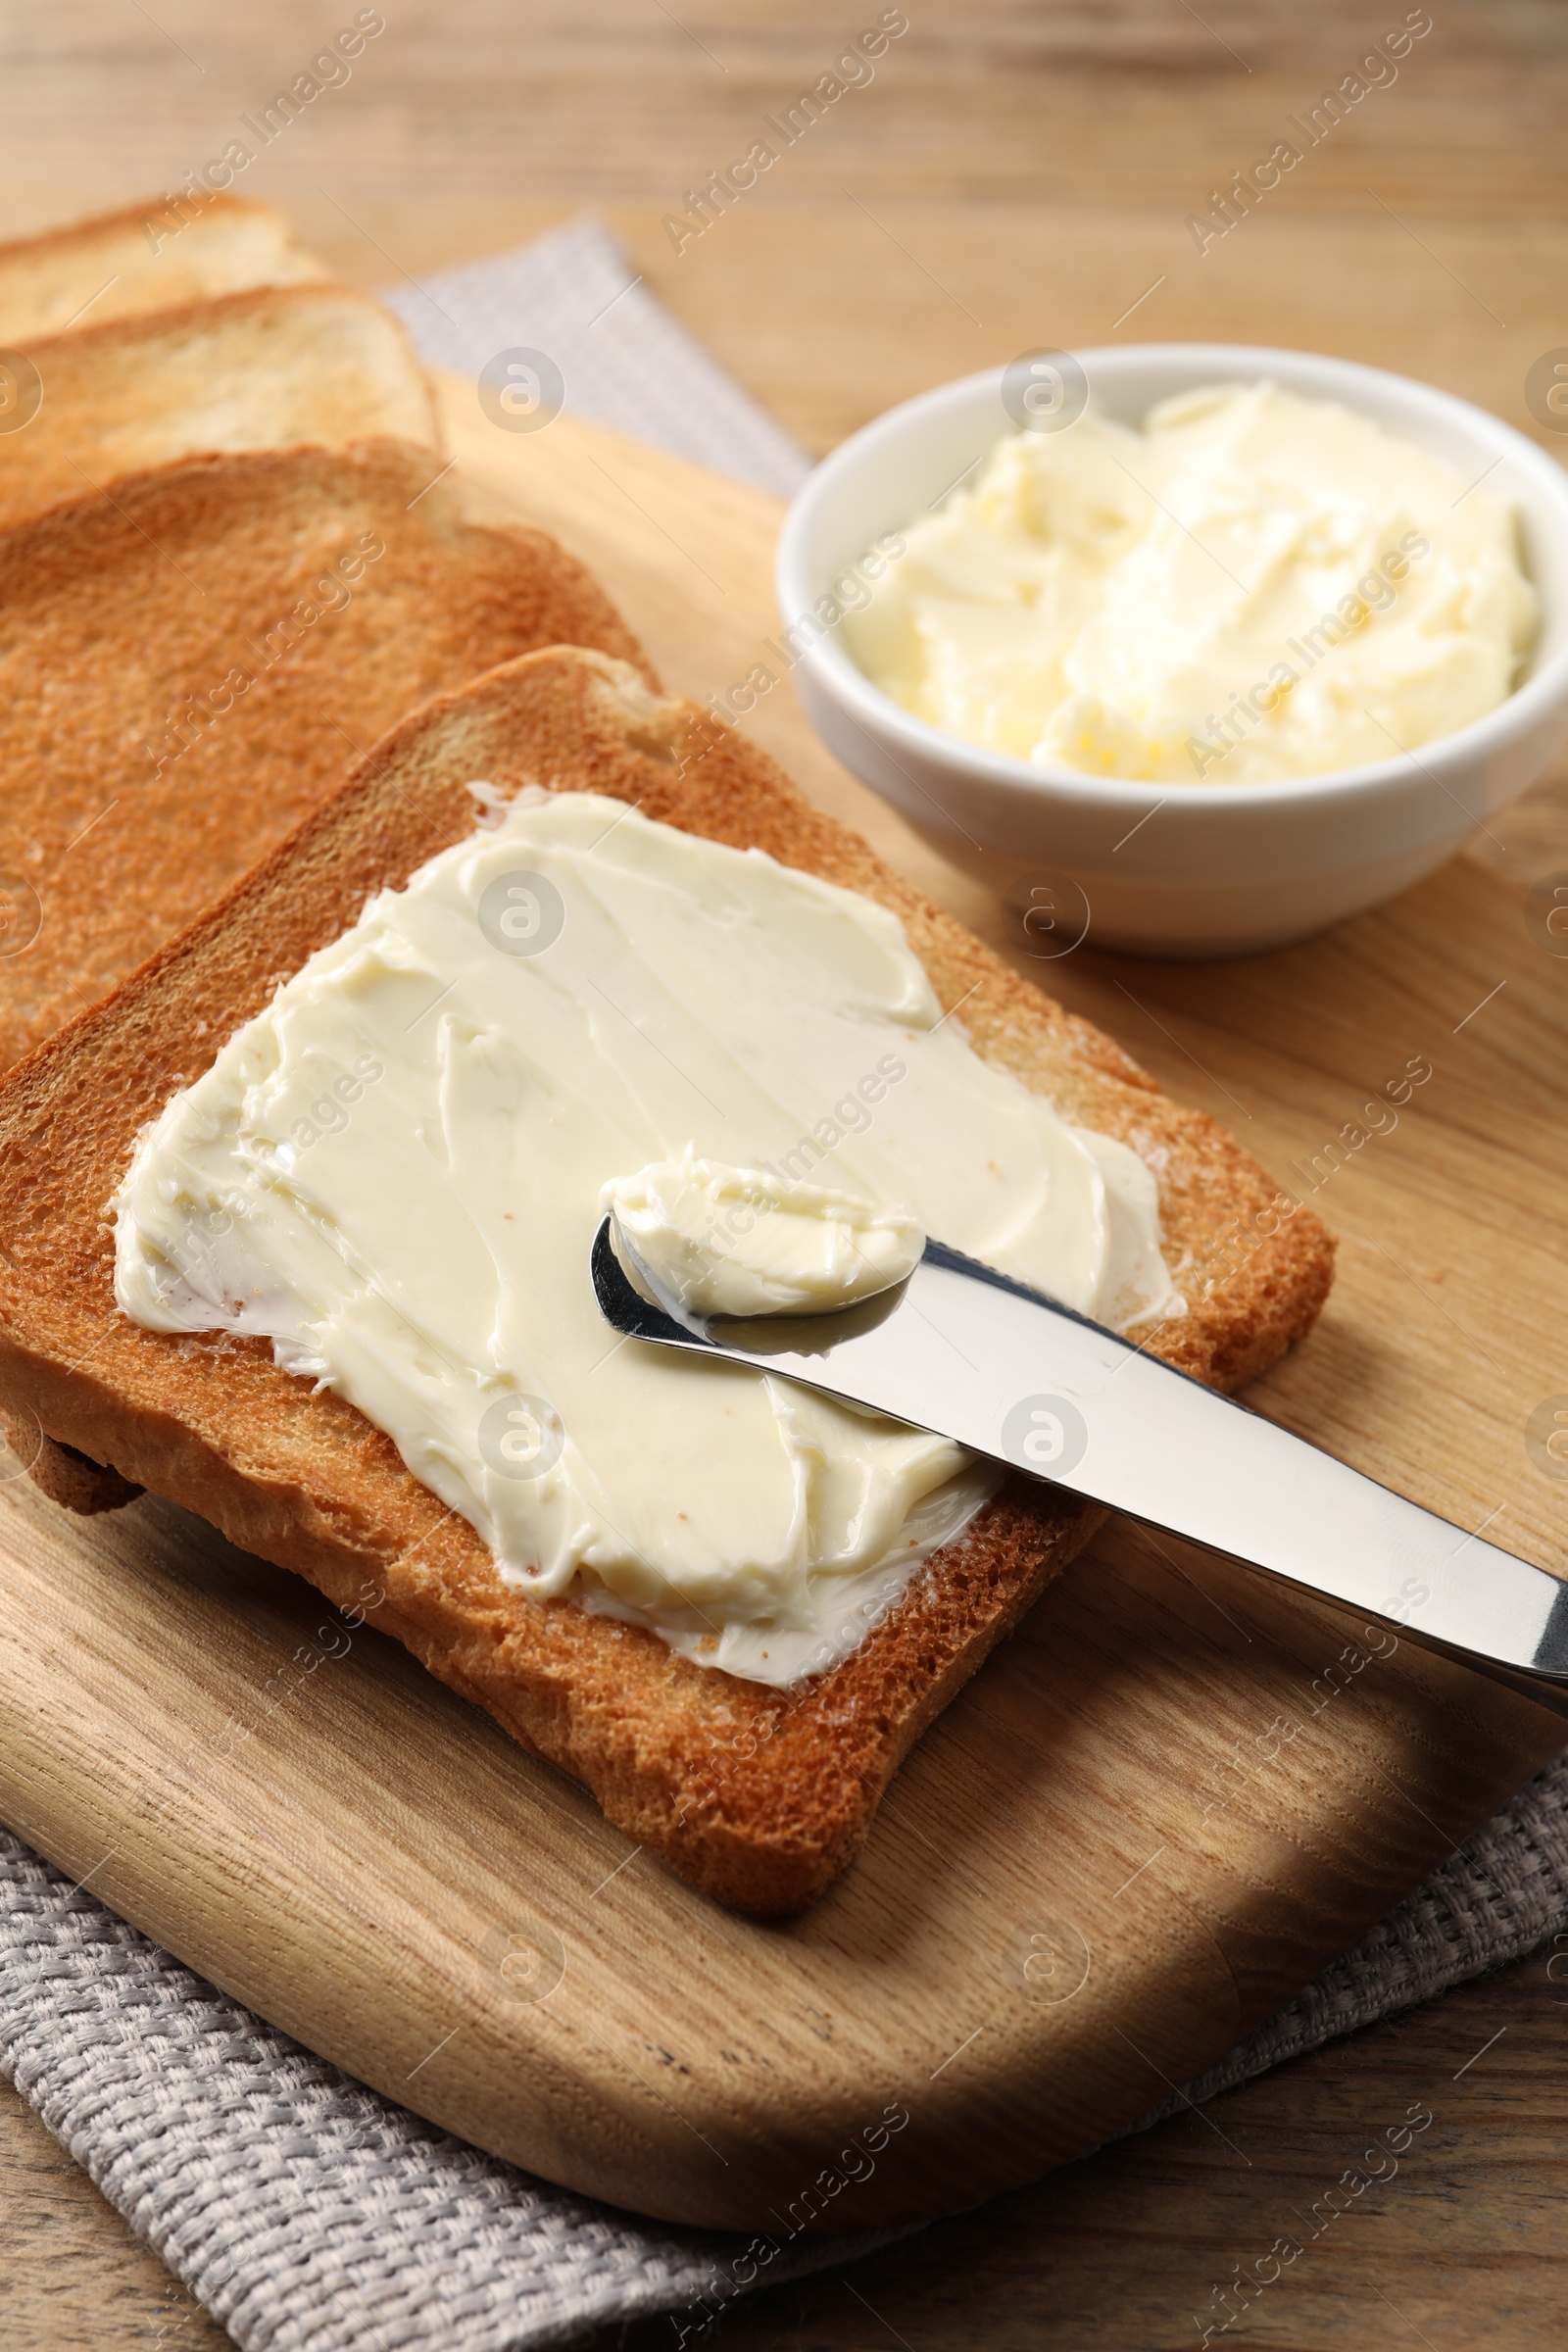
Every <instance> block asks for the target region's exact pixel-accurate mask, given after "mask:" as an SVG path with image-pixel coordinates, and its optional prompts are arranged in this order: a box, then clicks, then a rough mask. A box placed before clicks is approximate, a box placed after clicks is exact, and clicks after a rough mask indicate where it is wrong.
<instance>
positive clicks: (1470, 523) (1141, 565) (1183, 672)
mask: <svg viewBox="0 0 1568 2352" xmlns="http://www.w3.org/2000/svg"><path fill="white" fill-rule="evenodd" d="M904 538H905V543H906V544H905V552H904V554H903V556H902V557H899V558H897V559H895V561H894V562H893V563H892V564H891V565H890V566H889V568H888V570H887V572H886V573H885V574H884V575H883V576H882V578H881V579H880V580H879V581H878V582H877V583H876V585H875V586H874V587H873V589H872V592H871V598H870V602H869V604H868V605H867V606H866V607H865V608H864V609H863V610H862V611H860V612H858V613H850V614H849V615H848V616H847V617H846V619H845V622H844V630H845V636H846V639H847V642H848V644H849V647H850V651H851V652H852V653H853V654H854V656H855V658H856V660H857V661H858V663H859V664H860V667H861V668H862V669H863V670H865V672H866V674H867V675H868V676H869V677H870V678H871V679H872V680H873V681H874V683H875V684H877V685H878V686H880V687H881V688H882V690H883V692H884V693H885V694H888V695H890V696H892V698H893V699H894V700H895V701H896V702H899V703H901V704H902V705H903V706H904V708H905V709H906V710H907V711H912V712H913V713H914V714H915V715H916V716H918V717H920V718H924V719H926V720H928V721H929V722H930V724H931V725H932V726H934V727H939V728H941V729H943V730H944V732H946V733H948V734H951V735H956V736H959V737H961V738H962V739H963V740H964V741H965V742H968V743H973V744H977V745H980V746H981V747H983V748H984V749H987V750H990V751H997V752H1002V753H1005V754H1006V755H1007V756H1008V757H1010V758H1012V759H1017V760H1029V761H1032V762H1034V763H1036V764H1046V763H1049V762H1052V761H1055V762H1058V763H1060V764H1062V765H1065V766H1068V767H1074V768H1081V769H1083V770H1084V772H1085V773H1087V774H1091V775H1107V776H1125V777H1128V778H1131V779H1146V778H1155V779H1157V780H1159V781H1160V782H1162V783H1170V784H1189V783H1201V782H1202V781H1203V779H1204V778H1205V777H1210V776H1211V777H1213V778H1214V780H1215V781H1217V782H1222V783H1232V784H1255V783H1269V782H1273V781H1277V780H1280V779H1283V778H1285V777H1288V776H1310V775H1323V774H1328V773H1330V772H1332V771H1334V770H1337V769H1341V768H1347V767H1356V766H1360V765H1364V764H1366V763H1367V762H1369V761H1373V760H1382V759H1385V758H1386V757H1387V755H1388V752H1389V750H1390V747H1391V746H1393V747H1394V748H1395V749H1396V750H1397V749H1398V748H1399V747H1400V746H1403V747H1404V748H1405V749H1406V750H1414V749H1418V748H1420V747H1422V746H1424V745H1426V744H1428V743H1431V742H1432V741H1434V739H1435V738H1437V737H1438V736H1441V735H1449V734H1452V733H1453V732H1454V731H1455V730H1456V729H1457V728H1459V727H1462V726H1466V725H1468V723H1469V722H1470V720H1471V719H1474V718H1479V717H1480V716H1481V715H1482V714H1483V713H1484V712H1485V711H1491V710H1495V707H1496V705H1497V704H1498V703H1500V702H1501V701H1502V700H1503V698H1504V697H1505V696H1506V695H1508V694H1509V693H1511V692H1512V690H1513V686H1514V683H1515V681H1516V679H1517V677H1518V674H1519V670H1520V667H1521V664H1522V663H1523V662H1524V661H1525V660H1526V659H1527V657H1528V655H1529V653H1530V651H1531V648H1532V645H1533V642H1534V637H1535V624H1536V598H1535V592H1534V590H1533V589H1532V588H1531V586H1530V584H1529V582H1528V581H1527V580H1526V578H1525V577H1524V574H1523V572H1522V570H1521V569H1520V564H1519V553H1518V526H1517V521H1516V517H1515V516H1514V515H1513V513H1512V511H1511V510H1510V509H1509V508H1508V507H1507V506H1506V505H1505V504H1504V503H1503V502H1502V501H1500V500H1498V499H1496V498H1494V497H1493V496H1492V495H1491V493H1490V492H1489V491H1488V490H1487V489H1486V488H1485V487H1481V486H1475V487H1471V488H1469V490H1468V495H1467V485H1466V483H1465V482H1464V480H1463V479H1462V478H1461V476H1460V475H1459V474H1458V473H1456V472H1455V470H1454V469H1453V467H1452V466H1448V465H1446V464H1445V463H1444V462H1443V460H1441V459H1439V458H1434V457H1432V456H1430V455H1429V454H1428V453H1427V452H1426V451H1424V450H1421V449H1418V448H1416V447H1415V445H1414V444H1413V443H1411V442H1409V441H1407V440H1405V439H1403V438H1402V437H1400V436H1398V435H1397V434H1393V433H1388V432H1385V431H1384V430H1383V429H1382V428H1381V427H1380V426H1378V425H1375V424H1373V423H1371V422H1370V421H1369V420H1368V419H1367V418H1366V417H1358V416H1357V415H1356V414H1355V413H1354V412H1353V411H1352V410H1350V409H1348V408H1346V407H1344V406H1343V405H1342V404H1341V403H1340V402H1338V401H1325V400H1308V399H1303V398H1302V397H1301V396H1300V394H1299V393H1295V392H1289V391H1286V390H1285V389H1284V388H1283V387H1282V386H1281V385H1279V384H1277V383H1274V382H1272V381H1269V380H1264V381H1263V382H1260V383H1253V384H1218V385H1208V386H1204V387H1201V388H1200V389H1199V390H1198V391H1195V392H1185V393H1180V394H1178V395H1177V396H1176V397H1175V398H1174V399H1171V400H1167V401H1163V402H1161V403H1160V405H1159V406H1158V407H1157V408H1155V409H1153V410H1152V411H1151V413H1150V415H1149V416H1148V417H1146V418H1145V420H1144V422H1143V425H1142V427H1141V428H1137V429H1135V428H1131V427H1129V426H1127V425H1124V424H1118V423H1116V422H1115V421H1114V420H1113V419H1111V418H1109V417H1102V416H1101V415H1099V414H1098V413H1097V412H1096V411H1095V410H1094V409H1093V408H1091V409H1090V410H1089V411H1088V412H1087V413H1086V414H1085V415H1084V416H1083V417H1080V418H1078V419H1077V420H1076V421H1075V423H1074V424H1073V426H1072V427H1071V429H1070V430H1066V431H1062V432H1054V433H1036V432H1028V431H1021V430H1017V429H1014V430H1012V431H1010V432H1008V433H1005V434H1004V435H1003V436H1002V437H1001V438H1000V439H999V440H998V442H997V443H996V446H995V447H994V448H993V449H992V451H991V453H990V455H989V456H988V457H987V458H986V459H985V461H984V463H983V465H982V466H980V468H979V470H978V471H977V473H976V474H975V475H974V476H973V477H972V479H971V482H970V483H969V484H968V485H966V486H960V487H959V488H958V489H957V490H956V491H955V492H954V493H953V495H952V496H951V497H950V498H949V499H948V500H947V501H946V502H945V503H944V504H943V505H942V506H941V507H940V508H939V509H938V510H937V512H936V513H935V514H934V515H921V516H919V517H918V518H916V519H915V520H913V521H912V522H910V523H909V525H908V527H907V530H906V531H905V533H904Z"/></svg>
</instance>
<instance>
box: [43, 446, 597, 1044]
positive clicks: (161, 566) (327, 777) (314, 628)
mask: <svg viewBox="0 0 1568 2352" xmlns="http://www.w3.org/2000/svg"><path fill="white" fill-rule="evenodd" d="M440 471H441V460H440V458H439V457H438V456H436V455H435V454H434V453H432V452H431V451H430V450H428V449H415V448H411V447H406V446H404V445H403V444H402V443H398V442H385V441H383V442H370V443H365V444H362V445H360V446H358V447H357V448H354V449H351V450H348V451H331V450H296V451H292V452H290V453H288V454H286V455H280V456H241V457H221V458H193V459H188V460H186V461H185V462H184V463H182V464H180V465H177V466H167V467H164V468H162V469H161V470H160V471H158V472H154V473H145V474H138V475H134V476H132V477H131V478H129V479H128V480H123V481H119V482H117V483H116V484H115V486H114V490H113V493H112V495H104V496H96V497H92V496H90V497H87V498H85V499H82V500H79V501H76V502H74V503H73V504H72V505H70V506H66V507H57V508H55V509H53V510H52V511H51V512H50V513H49V514H47V515H40V516H38V517H37V518H36V519H35V520H33V521H31V522H26V523H23V524H20V525H18V526H17V527H16V528H15V529H13V530H11V531H8V532H5V533H3V534H0V774H3V775H4V777H5V793H4V798H3V803H0V1069H3V1068H6V1067H7V1066H9V1064H10V1063H11V1062H13V1061H14V1060H15V1059H16V1058H17V1056H18V1055H19V1054H23V1053H25V1051H26V1049H27V1048H28V1047H29V1046H31V1045H34V1044H36V1042H37V1041H38V1040H39V1039H40V1038H42V1037H47V1036H48V1034H49V1033H50V1031H51V1030H53V1029H58V1028H59V1027H60V1025H61V1023H62V1022H63V1021H66V1020H69V1019H70V1018H71V1016H72V1015H73V1013H75V1012H78V1011H79V1010H80V1009H81V1008H82V1006H83V1005H86V1004H90V1003H91V1002H92V1000H93V999H94V998H95V997H99V996H102V995H103V994H104V992H105V991H106V990H107V989H109V988H110V987H112V986H113V985H114V983H115V982H116V981H117V980H119V979H121V978H122V977H123V975H124V974H125V973H126V972H128V971H130V970H131V969H132V967H133V966H134V965H136V964H138V963H140V962H141V961H142V959H143V957H144V956H149V955H151V953H152V951H153V950H154V948H156V947H158V946H159V945H160V944H161V943H162V942H163V941H164V940H166V939H168V938H170V937H171V936H172V934H173V933H174V932H175V931H177V930H178V929H179V928H180V927H181V925H182V924H184V923H187V922H189V921H190V920H191V918H192V916H193V915H195V914H197V913H198V912H199V911H200V909H201V908H202V907H206V906H208V905H209V904H210V903H211V902H212V901H213V900H214V899H216V898H218V897H219V896H220V895H221V893H222V892H223V891H224V890H225V889H226V888H227V887H228V885H229V884H230V883H232V882H234V881H236V880H237V879H238V877H239V876H240V875H241V874H242V873H244V872H245V870H246V868H247V867H248V866H251V865H254V864H255V862H256V860H257V859H258V858H260V857H262V856H263V855H264V854H265V853H266V852H267V851H268V850H270V848H271V847H272V845H273V844H274V843H275V842H278V841H280V840H281V839H282V837H283V835H284V834H285V833H287V832H288V831H289V829H290V828H291V827H292V826H293V825H295V824H297V823H298V822H299V820H300V818H301V817H302V816H304V815H306V814H307V813H308V812H309V810H311V809H314V808H315V807H316V805H317V804H318V802H319V801H321V800H322V799H324V798H325V796H326V795H327V794H328V793H329V792H331V791H333V790H335V789H336V787H337V786H338V785H339V784H341V783H342V782H343V780H344V778H345V777H346V775H347V774H348V772H349V770H350V768H351V767H352V766H353V765H354V763H355V761H356V760H358V759H359V758H360V757H362V756H363V754H364V753H365V752H366V751H367V750H368V747H369V746H370V745H371V744H372V743H373V742H374V741H375V739H376V737H377V736H378V735H381V734H384V733H385V731H386V729H387V728H388V727H390V726H391V725H392V723H393V721H394V720H395V719H397V718H399V717H400V716H401V715H402V714H403V713H404V712H405V711H411V710H412V709H413V708H414V707H415V705H416V704H417V703H420V702H422V701H424V700H425V698H426V697H427V696H429V695H432V694H439V693H442V692H444V691H446V690H447V689H450V688H452V687H455V686H459V685H462V684H463V683H464V681H465V680H466V679H468V678H471V677H474V676H476V675H477V674H478V673H479V672H480V671H481V670H485V669H489V668H490V667H492V666H493V665H494V664H495V663H496V662H506V661H510V660H512V659H514V658H515V656H516V655H518V654H523V653H527V652H529V651H531V650H532V649H533V648H534V647H536V646H542V645H555V644H579V645H588V646H597V647H599V648H601V649H602V650H603V651H605V652H607V653H612V654H617V655H621V656H623V657H625V658H626V659H628V660H631V661H634V662H635V661H639V660H640V658H641V657H640V655H639V652H638V648H637V646H636V644H635V643H634V641H633V640H632V638H631V636H630V635H629V633H628V632H627V630H626V629H625V627H624V626H623V625H622V623H621V621H620V620H619V618H618V617H617V615H616V613H614V611H613V608H612V606H611V605H610V603H609V602H608V600H607V599H606V598H605V596H604V595H603V593H602V592H601V590H600V589H599V588H598V587H597V586H596V584H595V583H594V581H593V580H592V579H591V578H590V577H589V575H588V574H587V573H586V572H585V571H584V570H583V569H582V568H581V566H580V565H579V564H575V563H573V562H572V561H571V559H570V558H569V557H567V556H566V555H564V553H563V551H562V550H561V548H559V547H558V546H557V545H556V543H555V541H554V540H552V539H548V538H546V537H545V536H544V534H543V533H542V532H538V531H525V530H495V529H484V528H480V527H479V526H477V525H475V524H470V523H466V522H465V521H464V520H463V519H462V517H461V515H460V514H459V511H458V509H457V506H456V503H455V493H454V492H453V489H452V486H451V485H450V484H449V483H448V482H446V481H444V480H437V479H436V478H435V477H437V476H438V475H439V473H440ZM376 550H379V551H381V552H379V553H376V552H375V551H376Z"/></svg>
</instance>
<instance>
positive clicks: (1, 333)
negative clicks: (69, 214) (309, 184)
mask: <svg viewBox="0 0 1568 2352" xmlns="http://www.w3.org/2000/svg"><path fill="white" fill-rule="evenodd" d="M330 274H331V273H330V271H329V270H327V269H326V268H325V267H324V266H323V265H322V264H321V263H320V262H319V261H317V260H316V259H315V257H314V255H311V254H308V253H306V252H305V251H303V249H302V248H301V247H300V246H298V245H297V244H296V243H295V242H294V231H293V229H292V228H291V227H290V225H289V223H288V221H287V220H286V219H285V218H284V216H283V215H282V214H281V213H279V212H277V211H275V210H274V209H273V207H272V206H271V205H270V204H253V203H252V202H250V201H249V199H248V198H246V197H243V196H218V195H215V196H209V197H205V198H203V197H196V196H188V195H184V194H178V195H173V196H154V197H151V198H150V199H149V200H148V202H147V203H146V204H133V205H130V206H128V207H127V208H126V210H125V211H124V212H121V213H102V214H100V215H98V216H97V217H96V218H95V219H93V220H91V221H73V222H72V223H71V225H70V226H69V227H66V228H50V229H45V230H44V232H43V233H42V235H41V236H36V237H23V238H20V239H19V240H18V241H17V242H16V243H15V244H11V245H0V345H4V346H8V347H10V348H11V349H13V350H15V349H16V348H17V347H18V346H19V345H26V344H29V343H31V342H33V341H34V340H35V339H36V338H37V337H38V336H40V335H63V334H66V333H69V331H70V330H71V328H72V327H73V326H75V325H76V324H77V322H78V320H79V321H80V322H81V323H83V324H86V323H88V322H90V323H91V324H93V325H94V326H99V325H102V324H103V322H104V321H105V320H106V319H124V318H127V317H128V316H129V315H130V314H131V313H132V312H135V311H167V310H172V309H173V308H174V307H175V306H176V304H179V303H185V302H201V301H204V300H206V299H207V298H208V297H209V296H211V295H214V294H233V293H237V292H238V291H239V290H240V289H241V288H242V287H244V286H292V285H299V284H301V283H303V282H304V281H306V280H308V279H311V278H324V277H328V276H329V275H330Z"/></svg>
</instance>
